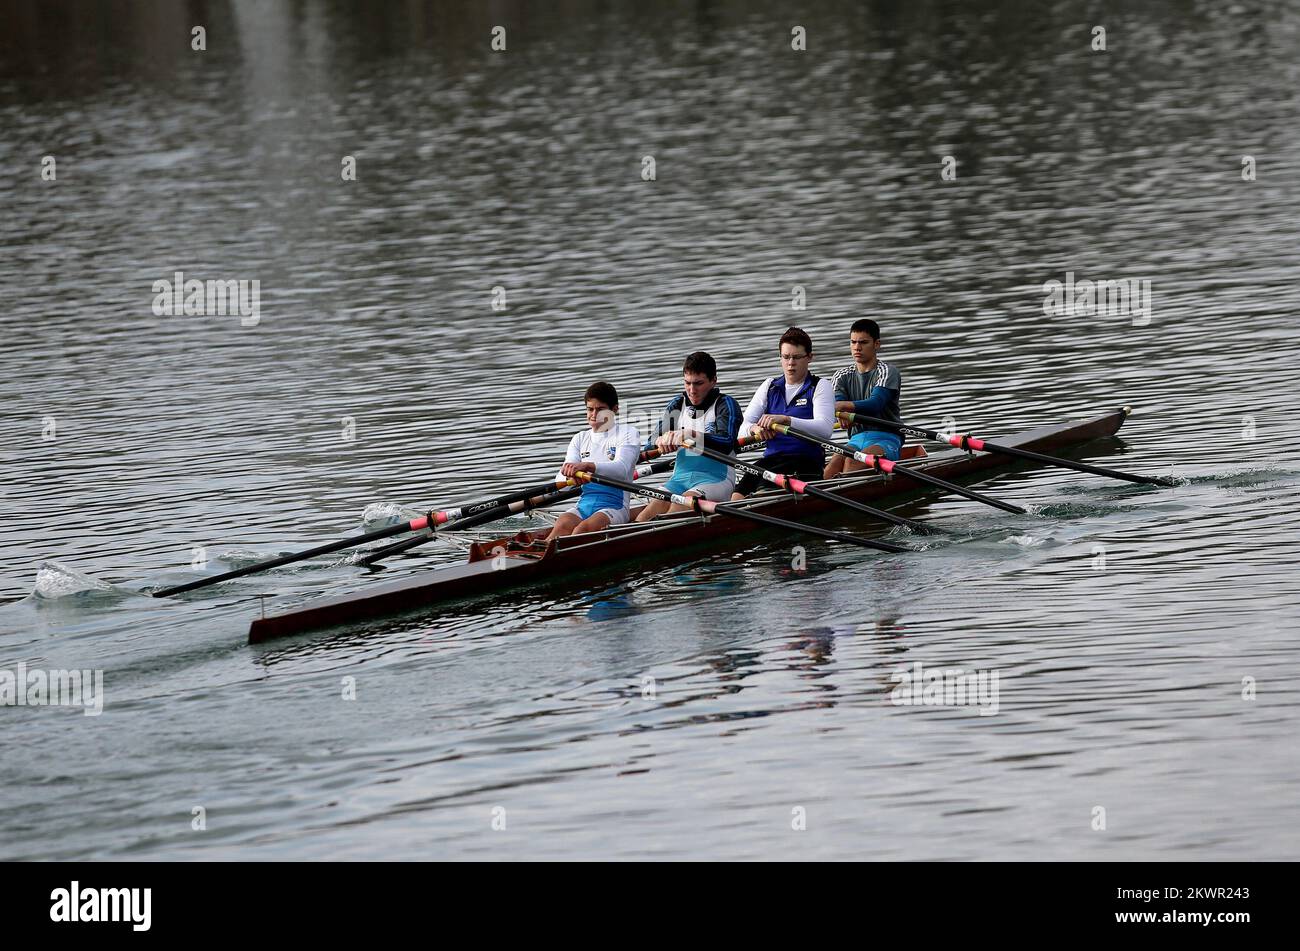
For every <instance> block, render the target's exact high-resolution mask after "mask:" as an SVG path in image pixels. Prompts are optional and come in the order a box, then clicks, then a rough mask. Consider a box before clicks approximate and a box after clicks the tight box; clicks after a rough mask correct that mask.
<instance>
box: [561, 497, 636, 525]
mask: <svg viewBox="0 0 1300 951" xmlns="http://www.w3.org/2000/svg"><path fill="white" fill-rule="evenodd" d="M608 501H609V500H608V499H602V498H601V497H600V496H594V497H589V496H584V497H583V498H581V499H579V500H578V504H577V505H575V506H574V507H573V508H571V509H569V511H570V512H576V513H577V514H578V517H579V518H581V519H583V520H584V521H585V520H587V519H589V518H591V517H592V516H593V515H595V514H596V513H597V512H604V513H605V514H606V515H607V516H608V517H609V524H611V525H622V524H623V523H624V522H626V521H627V520H628V518H629V516H630V513H629V512H628V510H627V509H626V508H621V509H616V508H611V507H610V506H609V505H608Z"/></svg>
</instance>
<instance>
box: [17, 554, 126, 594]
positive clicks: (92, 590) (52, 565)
mask: <svg viewBox="0 0 1300 951" xmlns="http://www.w3.org/2000/svg"><path fill="white" fill-rule="evenodd" d="M139 596H140V592H139V591H134V590H132V589H130V588H123V587H121V586H119V585H114V584H109V583H108V582H107V581H100V580H99V579H98V578H92V577H91V576H90V575H88V574H86V573H85V572H82V571H77V570H76V569H75V568H69V567H68V566H67V565H63V564H60V563H59V562H57V561H43V562H41V564H40V567H39V568H37V569H36V583H35V585H33V586H32V593H31V597H32V599H33V600H35V601H62V600H64V599H67V598H77V599H78V600H101V599H102V600H107V601H117V600H122V599H125V598H134V597H139Z"/></svg>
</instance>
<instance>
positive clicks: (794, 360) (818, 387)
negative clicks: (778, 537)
mask: <svg viewBox="0 0 1300 951" xmlns="http://www.w3.org/2000/svg"><path fill="white" fill-rule="evenodd" d="M780 352H781V371H782V373H781V376H777V377H773V378H771V379H770V380H764V381H763V382H762V383H761V384H759V387H758V389H757V390H755V391H754V396H753V399H751V400H750V401H749V406H748V408H747V409H746V410H745V421H744V425H743V426H742V427H741V431H742V432H743V433H744V434H745V435H748V436H753V437H755V438H757V439H765V440H767V450H766V452H764V454H763V458H762V459H760V460H759V461H758V462H757V463H755V465H757V466H759V467H760V468H763V469H767V470H769V471H771V472H779V473H782V474H783V475H792V476H794V477H795V478H798V479H802V480H803V481H805V482H810V481H812V480H814V479H820V478H821V475H822V468H823V467H824V466H825V464H826V453H825V450H823V449H822V448H821V447H820V446H815V445H813V444H812V443H810V442H807V441H805V440H803V439H798V438H796V437H794V436H788V435H784V434H777V433H776V432H775V431H773V430H770V429H767V427H768V426H769V425H772V424H778V423H779V424H784V425H787V426H788V425H790V424H792V423H793V424H795V425H797V426H798V427H799V428H800V429H802V430H804V431H805V432H807V433H809V434H810V435H813V436H817V437H818V438H820V439H830V438H831V430H832V429H834V427H835V391H834V389H833V388H832V386H831V381H830V380H826V379H821V378H819V377H817V376H816V375H815V374H813V373H812V372H811V371H810V370H809V365H810V363H811V362H812V356H813V348H812V339H811V338H810V337H809V336H808V335H807V334H806V333H804V332H803V331H802V330H800V329H799V328H798V327H791V328H790V329H789V330H787V331H786V332H785V333H783V334H782V335H781V341H780ZM765 484H766V483H764V482H763V480H762V479H760V478H758V476H755V475H750V474H748V473H747V474H745V475H744V476H741V478H740V481H738V482H737V483H736V491H735V492H734V493H733V494H732V496H731V497H732V498H733V499H742V498H744V497H745V496H747V495H749V494H750V493H751V492H753V491H754V490H755V489H757V488H759V487H760V486H762V485H765Z"/></svg>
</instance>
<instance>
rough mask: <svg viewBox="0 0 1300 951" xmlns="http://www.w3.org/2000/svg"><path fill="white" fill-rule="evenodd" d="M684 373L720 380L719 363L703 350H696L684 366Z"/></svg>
mask: <svg viewBox="0 0 1300 951" xmlns="http://www.w3.org/2000/svg"><path fill="white" fill-rule="evenodd" d="M682 372H683V373H703V374H704V375H705V376H707V377H708V378H709V379H710V380H716V379H717V378H718V362H717V361H716V360H714V359H713V357H711V356H709V355H708V354H707V353H705V352H704V351H703V350H696V351H695V352H694V353H692V354H691V355H690V356H689V357H687V358H686V362H685V363H683V364H682Z"/></svg>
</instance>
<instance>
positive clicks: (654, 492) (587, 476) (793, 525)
mask: <svg viewBox="0 0 1300 951" xmlns="http://www.w3.org/2000/svg"><path fill="white" fill-rule="evenodd" d="M575 476H576V477H577V478H579V479H582V480H583V481H586V482H595V483H596V484H597V485H607V486H609V487H610V488H612V489H622V490H623V491H624V492H632V493H634V494H636V495H641V496H645V497H646V498H648V499H661V500H662V501H664V502H675V503H677V504H678V505H683V506H685V507H687V508H690V509H694V510H695V511H697V512H703V513H704V514H705V515H727V516H731V517H732V518H740V519H744V520H746V521H750V522H759V523H761V524H763V525H771V526H773V527H775V528H784V529H785V530H787V531H791V532H802V533H803V534H805V535H816V536H817V537H818V538H829V539H832V540H834V541H839V542H848V543H849V544H850V545H859V546H861V547H863V548H874V549H876V550H877V551H888V552H904V551H910V549H908V548H904V547H903V546H902V545H893V544H890V543H889V542H878V541H874V540H872V539H870V538H859V537H857V536H856V535H848V534H845V533H844V532H834V531H831V530H830V529H826V528H813V527H812V526H810V525H800V524H799V523H798V522H788V521H786V520H785V519H783V518H776V517H774V516H771V515H760V514H759V513H758V512H751V511H749V510H747V509H740V508H733V507H732V506H731V505H727V504H724V503H721V502H710V501H709V500H708V499H702V498H700V497H699V496H697V495H677V494H676V493H673V492H666V491H664V490H663V489H652V488H650V487H649V486H641V485H633V484H632V483H631V482H624V481H623V480H622V479H609V478H606V477H605V476H598V475H595V474H594V473H591V472H578V473H575Z"/></svg>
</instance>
